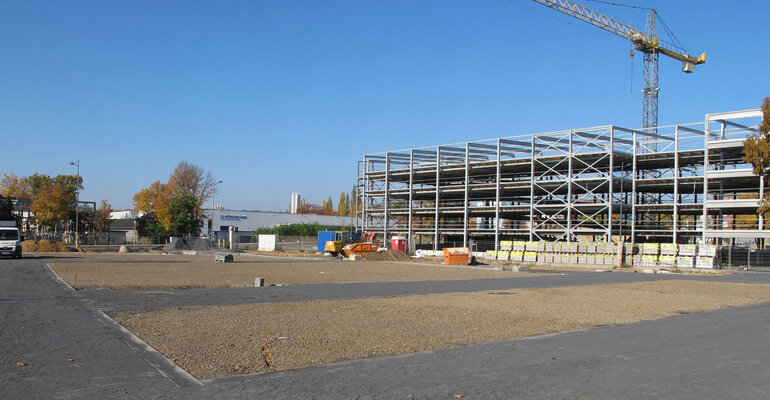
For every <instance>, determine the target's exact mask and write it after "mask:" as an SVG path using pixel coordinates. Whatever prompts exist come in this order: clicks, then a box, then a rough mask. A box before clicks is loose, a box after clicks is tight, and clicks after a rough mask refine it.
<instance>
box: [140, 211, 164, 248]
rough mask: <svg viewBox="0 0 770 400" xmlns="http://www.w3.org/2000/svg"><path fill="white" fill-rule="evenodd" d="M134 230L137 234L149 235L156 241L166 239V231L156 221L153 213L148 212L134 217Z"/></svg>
mask: <svg viewBox="0 0 770 400" xmlns="http://www.w3.org/2000/svg"><path fill="white" fill-rule="evenodd" d="M136 231H137V233H139V236H142V237H151V238H154V239H155V240H157V241H162V240H166V239H168V231H167V230H166V228H165V227H164V226H163V224H162V223H160V222H159V221H158V218H157V217H156V216H155V213H153V212H149V213H146V214H143V215H142V216H141V217H139V218H137V219H136Z"/></svg>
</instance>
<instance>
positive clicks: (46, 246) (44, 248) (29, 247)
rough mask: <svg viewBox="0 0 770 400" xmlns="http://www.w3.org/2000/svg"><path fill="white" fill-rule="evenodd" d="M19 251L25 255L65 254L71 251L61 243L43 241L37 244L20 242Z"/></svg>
mask: <svg viewBox="0 0 770 400" xmlns="http://www.w3.org/2000/svg"><path fill="white" fill-rule="evenodd" d="M21 249H22V251H23V252H25V253H34V252H42V253H66V252H69V251H71V250H70V248H69V247H68V246H67V245H66V244H64V243H62V242H56V241H53V242H52V241H50V240H45V239H43V240H40V241H37V242H35V241H34V240H25V241H23V242H21Z"/></svg>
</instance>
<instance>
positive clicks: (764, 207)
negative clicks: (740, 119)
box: [743, 97, 770, 214]
mask: <svg viewBox="0 0 770 400" xmlns="http://www.w3.org/2000/svg"><path fill="white" fill-rule="evenodd" d="M743 154H744V155H743V160H744V161H746V162H748V163H750V164H751V165H752V166H753V167H754V174H756V175H759V176H760V177H761V179H762V180H763V181H764V183H765V187H767V185H768V184H769V183H770V97H765V100H764V102H763V103H762V123H761V124H760V125H759V134H758V135H753V136H750V137H748V138H746V141H745V142H744V144H743ZM760 196H762V200H761V201H760V202H759V208H758V209H757V213H759V214H764V213H766V212H768V211H770V195H765V194H764V193H760Z"/></svg>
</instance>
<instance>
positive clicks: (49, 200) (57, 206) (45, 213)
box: [31, 184, 70, 231]
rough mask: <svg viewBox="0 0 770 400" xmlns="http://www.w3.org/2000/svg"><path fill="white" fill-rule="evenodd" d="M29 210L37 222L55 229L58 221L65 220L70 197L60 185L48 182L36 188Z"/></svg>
mask: <svg viewBox="0 0 770 400" xmlns="http://www.w3.org/2000/svg"><path fill="white" fill-rule="evenodd" d="M31 210H32V212H33V213H35V220H37V222H38V223H39V224H41V225H43V226H49V227H51V228H53V229H54V231H55V230H56V228H57V225H58V223H59V222H62V221H64V220H66V218H67V216H68V215H69V210H70V199H69V196H67V193H65V192H64V189H63V188H62V187H61V186H59V185H56V184H48V185H46V186H44V187H42V188H40V189H38V191H37V195H36V196H35V199H34V200H33V201H32V207H31Z"/></svg>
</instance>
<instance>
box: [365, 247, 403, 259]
mask: <svg viewBox="0 0 770 400" xmlns="http://www.w3.org/2000/svg"><path fill="white" fill-rule="evenodd" d="M363 257H364V259H365V260H367V261H403V260H410V258H409V256H408V255H406V254H405V253H402V252H400V251H396V250H383V251H376V252H372V253H366V254H364V256H363Z"/></svg>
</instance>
